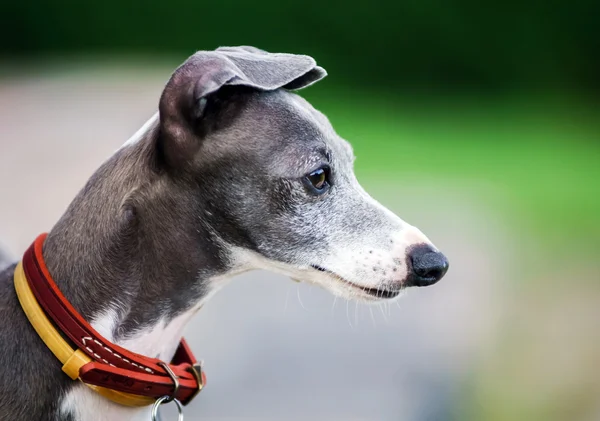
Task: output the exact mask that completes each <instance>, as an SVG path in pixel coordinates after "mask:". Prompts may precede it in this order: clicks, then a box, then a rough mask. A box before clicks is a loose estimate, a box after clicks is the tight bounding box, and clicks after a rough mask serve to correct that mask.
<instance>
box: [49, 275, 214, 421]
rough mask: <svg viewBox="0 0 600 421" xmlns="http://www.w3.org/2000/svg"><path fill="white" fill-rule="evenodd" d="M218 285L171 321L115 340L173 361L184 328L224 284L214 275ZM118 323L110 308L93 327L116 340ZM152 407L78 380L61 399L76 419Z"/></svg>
mask: <svg viewBox="0 0 600 421" xmlns="http://www.w3.org/2000/svg"><path fill="white" fill-rule="evenodd" d="M214 281H215V282H214V283H213V284H215V285H216V286H217V288H214V290H213V291H211V293H209V294H208V295H207V296H206V297H205V298H204V299H203V300H202V301H201V302H200V303H198V304H197V305H195V306H194V307H193V308H191V309H190V310H188V311H186V312H184V313H182V314H180V315H179V316H177V317H175V318H174V319H173V320H171V321H170V322H169V323H168V324H167V323H166V321H165V319H160V320H159V321H158V322H157V323H156V324H154V325H153V326H150V327H148V328H146V329H143V330H140V331H138V332H135V334H133V335H131V336H129V337H127V338H126V339H124V340H120V341H117V342H116V344H117V345H119V346H121V347H123V348H125V349H128V350H130V351H132V352H136V353H138V354H142V355H147V356H150V357H155V356H158V358H160V359H162V360H165V361H170V360H171V358H172V357H173V354H174V353H175V350H176V349H177V345H178V344H179V341H180V340H181V337H182V334H183V330H184V328H185V326H186V325H187V323H188V322H189V321H190V319H191V318H192V317H193V316H194V314H196V313H197V312H198V310H199V309H200V307H201V306H202V304H203V303H204V302H206V300H208V299H209V298H210V297H211V296H212V295H213V294H214V292H216V291H217V290H218V287H219V286H221V285H222V284H223V282H221V281H222V280H221V279H220V277H219V279H215V280H214ZM118 323H119V319H118V315H117V312H116V311H114V310H112V309H111V310H107V311H105V312H104V313H102V314H101V315H100V316H98V317H97V318H96V319H95V320H94V321H93V322H92V327H93V328H94V329H96V330H97V331H98V333H100V334H101V335H102V336H104V337H105V338H106V339H108V340H111V341H112V340H113V332H114V330H115V328H116V327H117V324H118ZM150 410H151V408H129V407H125V406H121V405H117V404H115V403H113V402H111V401H109V400H107V399H105V398H103V397H102V396H100V395H99V394H97V393H96V392H94V391H92V390H91V389H90V388H89V387H87V386H86V385H85V384H83V383H82V384H79V385H77V386H75V387H74V388H73V389H71V390H70V391H69V392H68V393H67V394H66V395H65V396H64V398H63V399H62V402H61V403H60V413H61V415H62V416H67V415H69V414H71V415H72V416H73V417H74V418H75V420H76V421H130V420H134V421H137V420H144V421H147V420H149V419H150Z"/></svg>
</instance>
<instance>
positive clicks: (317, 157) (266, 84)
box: [159, 47, 448, 300]
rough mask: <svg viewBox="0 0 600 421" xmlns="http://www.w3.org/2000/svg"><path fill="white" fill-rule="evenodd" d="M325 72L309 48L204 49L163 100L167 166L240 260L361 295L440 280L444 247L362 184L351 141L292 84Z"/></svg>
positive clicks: (383, 294)
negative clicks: (189, 183)
mask: <svg viewBox="0 0 600 421" xmlns="http://www.w3.org/2000/svg"><path fill="white" fill-rule="evenodd" d="M325 75H326V73H325V71H324V70H323V69H322V68H320V67H318V66H317V65H316V64H315V61H314V60H313V59H312V58H310V57H307V56H298V55H291V54H270V53H266V52H264V51H262V50H258V49H255V48H253V47H235V48H220V49H218V50H216V51H212V52H199V53H196V54H195V55H193V56H192V57H190V58H189V59H188V60H187V61H186V62H185V63H184V64H183V65H182V66H181V67H180V68H178V69H177V70H176V71H175V72H174V74H173V76H172V77H171V79H170V80H169V82H168V83H167V85H166V87H165V90H164V92H163V95H162V97H161V101H160V107H159V116H160V123H159V130H160V132H159V133H160V135H159V138H160V140H159V149H160V151H161V156H162V159H163V161H164V162H163V163H164V165H165V166H166V167H167V168H168V169H169V171H170V172H171V173H172V174H174V176H176V177H181V178H182V179H188V180H193V184H194V186H196V187H195V188H197V189H198V190H197V196H198V198H200V199H199V200H200V201H201V206H199V210H198V212H200V213H201V214H199V215H198V221H199V222H198V223H199V224H202V225H203V227H204V228H205V229H208V230H210V231H211V232H212V233H213V234H214V235H216V236H217V237H218V238H219V241H221V242H222V244H224V245H225V246H224V247H225V248H226V249H227V250H228V251H229V254H228V256H229V259H230V260H231V264H232V265H239V266H244V267H254V268H264V269H269V270H274V271H278V272H281V273H284V274H286V275H289V276H290V277H292V278H294V279H298V280H306V281H311V282H315V283H318V284H320V285H322V286H324V287H325V288H327V289H329V290H331V291H332V292H333V293H335V294H338V295H341V296H344V297H347V298H359V299H364V300H377V299H389V298H394V297H396V296H398V295H399V293H400V291H401V290H402V289H403V288H405V287H408V286H424V285H430V284H433V283H435V282H436V281H438V280H439V279H440V278H441V277H442V276H443V275H444V274H445V272H446V270H447V268H448V262H447V260H446V258H445V257H444V255H443V254H441V253H440V252H438V251H437V249H436V248H435V247H434V246H433V245H432V244H431V242H430V241H429V240H428V239H427V237H425V235H423V234H422V233H421V232H420V231H419V230H418V229H417V228H415V227H413V226H411V225H409V224H407V223H406V222H404V221H403V220H402V219H400V218H399V217H398V216H396V215H394V214H393V213H392V212H390V211H389V210H388V209H386V208H385V207H383V206H382V205H381V204H379V203H378V202H377V201H375V200H374V199H373V198H371V197H370V196H369V195H368V194H367V193H366V192H365V191H364V190H363V188H362V187H361V186H360V184H359V183H358V181H357V179H356V177H355V175H354V172H353V161H354V156H353V152H352V148H351V147H350V145H349V143H348V142H346V141H345V140H344V139H342V138H341V137H339V136H338V135H337V134H336V132H335V131H334V129H333V128H332V127H331V124H330V123H329V121H328V119H327V118H326V117H325V116H324V115H323V114H322V113H320V112H319V111H317V110H315V109H314V108H313V107H312V106H311V105H310V104H309V103H308V102H307V101H305V100H304V99H303V98H301V97H300V96H298V95H296V94H294V93H292V92H291V91H292V90H296V89H300V88H303V87H306V86H308V85H310V84H312V83H314V82H316V81H317V80H319V79H321V78H323V77H324V76H325Z"/></svg>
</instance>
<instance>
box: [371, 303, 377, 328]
mask: <svg viewBox="0 0 600 421" xmlns="http://www.w3.org/2000/svg"><path fill="white" fill-rule="evenodd" d="M369 312H370V313H371V320H372V321H373V327H377V323H375V315H374V314H373V307H371V306H369Z"/></svg>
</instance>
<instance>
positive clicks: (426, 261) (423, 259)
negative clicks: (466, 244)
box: [406, 244, 449, 287]
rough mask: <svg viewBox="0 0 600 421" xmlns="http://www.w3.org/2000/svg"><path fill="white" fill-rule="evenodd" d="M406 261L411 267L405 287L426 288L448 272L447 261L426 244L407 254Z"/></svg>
mask: <svg viewBox="0 0 600 421" xmlns="http://www.w3.org/2000/svg"><path fill="white" fill-rule="evenodd" d="M407 259H408V260H409V261H410V264H411V266H412V273H410V274H409V276H408V279H407V282H406V285H407V286H415V287H426V286H429V285H433V284H435V283H436V282H437V281H439V280H440V279H442V277H443V276H444V275H445V274H446V272H447V271H448V266H449V264H448V259H446V256H444V255H443V254H442V253H440V252H439V251H435V250H434V249H433V248H431V247H430V246H428V245H426V244H420V245H418V246H416V247H414V248H413V249H412V250H410V252H409V253H408V256H407Z"/></svg>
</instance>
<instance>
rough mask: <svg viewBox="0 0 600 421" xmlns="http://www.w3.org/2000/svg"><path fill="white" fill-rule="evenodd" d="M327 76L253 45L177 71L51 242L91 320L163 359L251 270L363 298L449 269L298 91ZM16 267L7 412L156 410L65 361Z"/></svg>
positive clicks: (4, 334)
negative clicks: (97, 384)
mask: <svg viewBox="0 0 600 421" xmlns="http://www.w3.org/2000/svg"><path fill="white" fill-rule="evenodd" d="M325 76H326V72H325V70H324V69H323V68H322V67H320V66H318V65H317V64H316V62H315V60H314V59H312V58H311V57H308V56H304V55H294V54H273V53H268V52H265V51H263V50H259V49H257V48H254V47H247V46H243V47H222V48H218V49H217V50H215V51H200V52H197V53H195V54H194V55H192V56H191V57H190V58H189V59H188V60H187V61H185V62H184V63H183V64H182V65H181V66H180V67H179V68H178V69H176V70H175V72H174V73H173V74H172V76H171V78H170V79H169V81H168V82H167V83H166V85H165V88H164V90H163V92H162V95H161V97H160V100H159V104H158V112H157V113H156V114H155V115H154V116H152V118H150V120H149V121H148V122H147V123H146V124H145V125H144V126H143V127H142V128H141V129H140V130H139V131H138V132H137V133H136V134H134V135H133V136H132V138H131V139H129V140H128V141H127V142H126V143H125V144H124V145H123V146H122V147H121V148H120V149H119V150H118V151H116V152H115V154H114V155H113V156H111V157H110V158H109V159H108V160H107V161H105V162H104V164H103V165H102V166H101V167H100V168H99V169H98V170H97V171H96V172H95V173H94V174H93V175H92V177H91V178H90V179H89V181H88V182H87V184H86V185H85V187H83V189H82V190H81V191H80V193H79V194H78V195H77V197H76V198H75V199H74V200H73V202H72V203H71V204H70V206H69V207H68V209H67V210H66V212H65V213H64V215H63V216H62V217H61V218H60V220H59V221H58V222H57V223H56V225H55V226H54V227H53V228H52V229H51V230H50V232H49V233H48V236H47V239H46V240H45V243H44V246H43V255H44V259H45V262H46V264H47V267H48V270H49V272H50V273H51V274H52V277H53V278H54V279H55V280H56V283H57V284H58V287H59V288H60V290H61V292H62V293H63V294H64V295H65V296H66V297H67V299H68V300H69V302H70V303H71V304H72V305H73V307H74V308H75V309H76V310H77V311H78V312H79V314H81V315H82V316H83V318H84V319H85V320H87V321H89V322H90V323H91V325H92V326H93V328H94V329H96V330H97V331H98V332H99V333H100V334H101V335H103V336H104V337H105V338H107V339H108V340H109V341H111V342H113V343H115V344H117V345H119V346H121V347H123V348H126V349H128V350H130V351H132V352H136V353H140V354H143V355H148V356H152V357H157V358H161V359H164V360H167V361H168V360H170V358H171V357H172V356H173V354H174V353H175V348H176V347H177V344H178V342H179V340H180V338H181V335H182V330H183V328H184V326H185V325H186V324H187V323H188V322H189V320H190V319H191V318H192V316H194V314H195V313H197V311H198V310H199V308H200V307H201V306H202V304H203V303H205V302H206V301H207V300H208V299H209V298H210V297H211V296H212V295H213V294H214V293H216V292H217V291H218V290H219V289H220V288H221V287H222V286H223V285H225V284H226V282H227V280H228V279H229V278H231V277H232V276H234V275H237V274H239V273H241V272H244V271H248V270H251V269H267V270H271V271H274V272H277V273H281V274H284V275H286V276H289V277H291V278H293V279H295V280H300V281H307V282H312V283H315V284H318V285H320V286H322V287H324V288H326V289H328V290H329V291H331V292H332V293H333V294H335V295H337V296H341V297H344V298H346V299H357V300H362V301H367V302H378V301H381V300H392V299H395V298H396V297H398V296H399V294H400V293H401V291H403V290H404V289H405V288H408V287H412V286H427V285H431V284H434V283H435V282H437V281H439V280H440V279H441V278H442V277H443V276H444V274H445V273H446V271H447V269H448V261H447V259H446V257H445V256H444V255H443V254H442V253H441V252H439V251H438V250H437V249H436V248H435V246H434V245H433V244H432V243H431V241H430V240H429V239H428V238H427V237H426V236H425V235H424V234H423V233H422V232H421V231H419V230H418V229H417V228H415V227H413V226H411V225H409V224H408V223H406V222H404V221H403V220H401V219H400V218H399V217H398V216H396V215H395V214H393V213H392V212H391V211H389V210H388V209H386V208H385V207H383V206H382V205H381V204H379V203H378V202H377V201H375V200H374V199H373V198H371V197H370V196H369V195H368V194H367V193H366V192H365V190H364V189H363V188H362V187H361V186H360V184H359V183H358V181H357V179H356V177H355V175H354V172H353V160H354V156H353V151H352V148H351V146H350V144H349V143H348V142H347V141H345V140H344V139H342V138H341V137H340V136H338V135H337V134H336V132H335V131H334V129H333V128H332V126H331V124H330V123H329V121H328V119H327V118H326V117H325V115H324V114H322V113H320V112H319V111H317V110H315V109H314V108H313V107H312V106H311V105H310V104H309V103H308V102H307V101H306V100H304V99H303V98H302V97H300V96H299V95H297V94H296V93H294V92H293V91H296V90H299V89H302V88H306V87H308V86H310V85H312V84H313V83H315V82H317V81H319V80H320V79H322V78H324V77H325ZM14 271H15V265H14V264H13V265H10V266H8V267H7V268H6V269H4V270H3V271H2V272H0V315H1V319H2V322H0V420H11V421H13V420H32V421H37V420H40V421H42V420H43V421H45V420H50V421H54V420H67V421H101V420H107V421H108V420H110V421H120V420H132V419H143V420H147V419H149V418H150V415H149V409H148V408H142V409H139V408H130V407H125V406H121V405H117V404H114V403H112V402H110V401H109V400H107V399H105V398H103V397H102V396H100V395H98V394H96V393H95V392H94V391H92V390H91V389H89V388H87V387H86V386H85V385H84V384H82V383H81V382H75V381H72V380H71V379H70V378H68V377H67V376H66V375H65V374H64V373H62V372H61V364H60V362H59V361H58V360H57V359H56V358H55V357H54V356H53V355H52V353H51V352H50V351H49V350H48V348H47V347H46V346H45V345H44V343H43V342H42V341H41V340H40V337H39V336H38V335H37V334H36V332H35V331H34V330H33V328H32V326H31V324H30V322H29V320H28V319H27V318H26V316H25V314H24V312H23V309H22V308H21V306H20V305H19V301H18V299H17V297H16V294H15V289H14V286H13V273H14Z"/></svg>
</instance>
